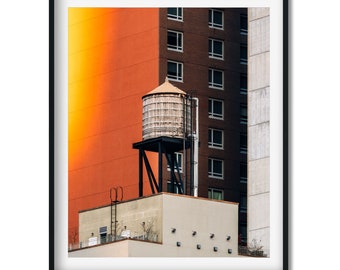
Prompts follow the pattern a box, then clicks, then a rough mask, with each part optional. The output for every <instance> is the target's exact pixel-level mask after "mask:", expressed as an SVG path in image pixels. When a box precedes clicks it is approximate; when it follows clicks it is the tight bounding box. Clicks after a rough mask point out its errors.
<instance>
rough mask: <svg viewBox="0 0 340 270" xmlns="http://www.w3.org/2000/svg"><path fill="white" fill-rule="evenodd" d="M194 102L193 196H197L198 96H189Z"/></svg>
mask: <svg viewBox="0 0 340 270" xmlns="http://www.w3.org/2000/svg"><path fill="white" fill-rule="evenodd" d="M191 99H192V100H195V102H196V105H195V107H196V131H195V134H193V139H194V162H193V166H194V196H195V197H197V196H198V144H199V102H198V98H191Z"/></svg>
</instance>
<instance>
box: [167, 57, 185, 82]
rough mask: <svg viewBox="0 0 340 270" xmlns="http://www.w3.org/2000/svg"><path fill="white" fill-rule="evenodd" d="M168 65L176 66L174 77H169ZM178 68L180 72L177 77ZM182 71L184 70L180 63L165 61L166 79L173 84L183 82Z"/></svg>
mask: <svg viewBox="0 0 340 270" xmlns="http://www.w3.org/2000/svg"><path fill="white" fill-rule="evenodd" d="M169 63H173V64H176V72H177V75H176V76H174V75H169ZM179 66H180V67H181V68H180V71H181V74H180V76H179V75H178V71H179V68H178V67H179ZM183 69H184V67H183V63H182V62H178V61H173V60H168V61H167V77H168V79H169V80H171V81H175V82H183Z"/></svg>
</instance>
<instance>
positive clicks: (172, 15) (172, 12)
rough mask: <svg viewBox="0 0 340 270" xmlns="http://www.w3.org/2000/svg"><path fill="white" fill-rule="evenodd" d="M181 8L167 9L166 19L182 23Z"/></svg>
mask: <svg viewBox="0 0 340 270" xmlns="http://www.w3.org/2000/svg"><path fill="white" fill-rule="evenodd" d="M182 14H183V8H168V19H171V20H176V21H182V20H183V15H182Z"/></svg>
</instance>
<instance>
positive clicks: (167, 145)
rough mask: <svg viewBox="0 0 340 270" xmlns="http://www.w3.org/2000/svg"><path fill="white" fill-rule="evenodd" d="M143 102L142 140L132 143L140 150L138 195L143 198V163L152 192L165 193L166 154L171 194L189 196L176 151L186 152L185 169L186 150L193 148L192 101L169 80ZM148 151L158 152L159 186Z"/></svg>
mask: <svg viewBox="0 0 340 270" xmlns="http://www.w3.org/2000/svg"><path fill="white" fill-rule="evenodd" d="M142 100H143V128H142V138H143V140H142V141H141V142H137V143H134V144H133V148H134V149H139V196H143V165H144V164H145V168H146V171H147V175H148V178H149V182H150V187H151V190H152V193H156V192H162V185H163V183H162V181H163V164H162V156H163V154H164V155H165V157H166V160H167V163H168V166H169V168H170V175H171V177H170V182H171V187H172V188H171V189H172V190H171V191H170V192H174V191H175V190H176V191H178V193H180V194H186V190H185V189H186V183H185V181H184V183H183V180H185V178H184V177H185V174H184V173H183V177H182V176H181V174H180V169H179V165H178V163H177V160H176V158H175V152H179V151H183V168H185V167H186V166H185V164H186V160H185V159H186V155H185V154H184V152H185V150H186V149H189V148H190V149H192V145H193V138H194V136H193V134H192V128H191V127H192V118H191V115H192V100H193V99H192V98H191V97H190V96H189V95H187V94H186V93H185V92H184V91H182V90H181V89H179V88H177V87H175V86H174V85H172V84H171V83H170V82H169V81H168V79H166V80H165V82H164V83H163V84H161V85H160V86H158V87H157V88H155V89H154V90H152V91H150V92H149V93H147V94H146V95H144V96H143V97H142ZM146 151H151V152H158V183H157V181H156V177H155V175H154V173H153V171H152V168H151V165H150V162H149V160H148V158H147V155H146ZM190 156H192V155H190ZM191 163H193V162H191ZM191 163H190V164H191ZM191 182H192V181H191ZM191 186H192V184H191Z"/></svg>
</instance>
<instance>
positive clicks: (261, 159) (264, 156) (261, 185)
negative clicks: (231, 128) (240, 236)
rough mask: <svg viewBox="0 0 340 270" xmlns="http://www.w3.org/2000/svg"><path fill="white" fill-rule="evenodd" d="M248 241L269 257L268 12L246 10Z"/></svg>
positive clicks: (264, 10) (265, 10) (267, 9)
mask: <svg viewBox="0 0 340 270" xmlns="http://www.w3.org/2000/svg"><path fill="white" fill-rule="evenodd" d="M248 28H249V36H248V49H249V51H248V54H249V55H248V112H249V114H248V202H247V203H248V243H251V242H252V241H253V240H254V241H256V242H257V243H258V244H259V245H261V246H263V251H264V253H266V254H267V256H270V35H269V34H270V13H269V8H249V9H248Z"/></svg>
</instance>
